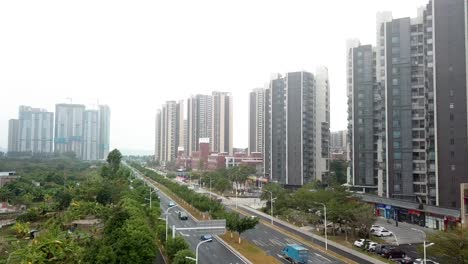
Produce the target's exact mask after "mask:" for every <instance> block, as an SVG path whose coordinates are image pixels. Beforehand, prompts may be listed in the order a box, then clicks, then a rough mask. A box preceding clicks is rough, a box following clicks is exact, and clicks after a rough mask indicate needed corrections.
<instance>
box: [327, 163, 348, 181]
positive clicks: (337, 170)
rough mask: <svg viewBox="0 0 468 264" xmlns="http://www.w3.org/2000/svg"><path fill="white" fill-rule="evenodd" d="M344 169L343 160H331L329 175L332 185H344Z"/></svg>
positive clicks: (345, 164)
mask: <svg viewBox="0 0 468 264" xmlns="http://www.w3.org/2000/svg"><path fill="white" fill-rule="evenodd" d="M346 168H347V162H346V161H344V160H332V161H331V162H330V173H331V176H332V177H331V182H329V183H330V184H332V185H335V184H337V185H341V184H344V183H346Z"/></svg>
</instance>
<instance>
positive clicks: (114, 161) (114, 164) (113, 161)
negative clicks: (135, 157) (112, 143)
mask: <svg viewBox="0 0 468 264" xmlns="http://www.w3.org/2000/svg"><path fill="white" fill-rule="evenodd" d="M121 160H122V154H121V153H120V151H119V150H118V149H114V150H112V151H111V152H109V155H107V162H108V163H109V165H110V166H111V168H112V171H113V172H114V173H116V172H117V170H118V169H119V168H120V161H121Z"/></svg>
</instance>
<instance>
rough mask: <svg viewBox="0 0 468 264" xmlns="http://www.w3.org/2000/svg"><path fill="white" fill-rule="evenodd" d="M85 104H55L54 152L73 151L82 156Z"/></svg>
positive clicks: (79, 156) (77, 155)
mask: <svg viewBox="0 0 468 264" xmlns="http://www.w3.org/2000/svg"><path fill="white" fill-rule="evenodd" d="M84 111H85V106H84V105H81V104H57V105H55V152H58V153H66V152H74V153H75V155H76V157H78V158H81V157H82V147H83V133H84Z"/></svg>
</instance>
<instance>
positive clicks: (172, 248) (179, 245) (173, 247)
mask: <svg viewBox="0 0 468 264" xmlns="http://www.w3.org/2000/svg"><path fill="white" fill-rule="evenodd" d="M188 248H189V245H188V244H187V242H185V240H184V239H183V238H182V237H180V236H176V237H175V238H172V237H170V238H168V240H167V244H166V253H167V256H168V257H169V259H170V260H173V259H174V257H175V255H176V254H177V252H179V251H181V250H184V249H188Z"/></svg>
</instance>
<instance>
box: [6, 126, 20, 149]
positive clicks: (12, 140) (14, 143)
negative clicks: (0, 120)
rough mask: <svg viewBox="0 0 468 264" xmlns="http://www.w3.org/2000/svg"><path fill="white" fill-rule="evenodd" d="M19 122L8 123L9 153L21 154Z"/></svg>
mask: <svg viewBox="0 0 468 264" xmlns="http://www.w3.org/2000/svg"><path fill="white" fill-rule="evenodd" d="M18 138H19V120H18V119H10V120H9V121H8V152H10V153H13V152H19V146H18V145H19V140H18Z"/></svg>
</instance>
